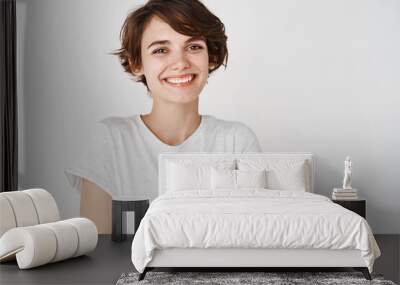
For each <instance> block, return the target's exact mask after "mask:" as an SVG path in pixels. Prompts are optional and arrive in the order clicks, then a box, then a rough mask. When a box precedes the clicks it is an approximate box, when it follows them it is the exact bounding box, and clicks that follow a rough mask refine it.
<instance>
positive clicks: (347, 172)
mask: <svg viewBox="0 0 400 285" xmlns="http://www.w3.org/2000/svg"><path fill="white" fill-rule="evenodd" d="M351 170H352V162H351V157H350V156H347V157H346V160H345V161H344V178H343V189H348V190H350V189H352V188H351V179H352V177H351Z"/></svg>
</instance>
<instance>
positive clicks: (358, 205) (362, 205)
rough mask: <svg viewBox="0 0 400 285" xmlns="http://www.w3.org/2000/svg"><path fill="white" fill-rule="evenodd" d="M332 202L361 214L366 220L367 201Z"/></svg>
mask: <svg viewBox="0 0 400 285" xmlns="http://www.w3.org/2000/svg"><path fill="white" fill-rule="evenodd" d="M332 202H334V203H336V204H339V205H340V206H342V207H344V208H346V209H348V210H350V211H353V212H354V213H356V214H359V215H360V216H361V217H363V218H364V219H365V218H366V203H367V202H366V200H365V199H357V200H332Z"/></svg>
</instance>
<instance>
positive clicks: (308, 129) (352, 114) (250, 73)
mask: <svg viewBox="0 0 400 285" xmlns="http://www.w3.org/2000/svg"><path fill="white" fill-rule="evenodd" d="M143 3H144V1H133V0H118V1H115V0H113V1H111V0H108V1H107V0H72V1H71V0H69V1H65V0H35V1H28V0H17V21H18V22H17V25H18V60H17V61H18V80H19V81H18V82H19V84H18V96H19V98H18V100H19V101H18V104H19V151H20V156H19V171H20V173H19V179H20V187H21V188H31V187H42V188H45V189H47V190H49V191H50V192H51V193H52V194H53V195H54V197H55V199H56V201H57V203H58V205H59V208H60V211H61V215H62V217H63V218H69V217H72V216H77V215H79V194H78V192H77V191H76V190H74V189H71V187H70V186H69V185H68V183H67V180H66V178H65V176H64V169H65V168H66V167H68V166H70V165H71V164H72V163H73V162H74V160H75V159H76V158H77V157H78V156H79V155H80V154H81V152H82V149H83V146H84V145H85V143H86V142H87V140H88V139H89V137H90V133H91V130H92V128H93V126H94V124H96V122H97V121H98V120H99V119H101V118H104V117H107V116H112V115H117V116H130V115H132V114H135V113H147V112H149V111H150V107H151V99H150V98H149V97H148V96H147V95H146V89H145V88H144V86H142V85H141V84H139V83H135V82H134V81H132V80H131V79H130V77H129V76H128V75H127V74H126V73H124V72H123V70H122V67H121V66H120V65H119V62H118V59H117V58H116V56H112V55H110V54H109V53H110V52H112V51H113V50H115V49H117V48H119V31H120V28H121V26H122V22H123V20H124V19H125V17H126V15H127V13H128V11H129V10H130V9H132V8H134V7H136V6H137V5H139V4H143ZM204 3H205V4H206V6H208V8H209V9H210V10H211V11H212V12H214V13H215V14H216V15H217V16H218V17H219V18H220V19H221V20H222V21H223V22H224V24H225V26H226V31H227V35H228V48H229V62H228V68H227V69H226V70H224V69H223V68H221V69H220V70H219V71H217V72H216V73H215V74H214V75H213V76H211V77H210V80H209V83H208V85H207V86H206V88H205V89H204V91H203V93H202V95H201V99H200V111H201V113H203V114H212V115H214V116H216V117H218V118H221V119H226V120H237V121H242V122H244V123H246V124H247V125H248V126H250V127H251V128H252V129H253V130H254V131H255V133H256V134H257V136H258V138H259V140H260V143H261V146H262V148H263V150H264V151H268V152H292V151H309V152H312V153H314V154H315V156H316V160H317V173H316V185H315V186H316V187H315V189H316V192H317V193H319V194H323V195H330V193H331V191H332V188H333V187H338V186H341V183H342V178H343V161H344V159H345V157H346V155H351V156H352V158H353V178H354V180H353V181H354V182H353V186H354V187H356V188H358V189H359V192H360V194H361V196H362V197H364V198H366V199H367V219H368V221H369V223H370V225H371V227H372V229H373V231H374V232H375V233H400V222H399V219H400V188H399V185H400V183H399V181H398V180H399V178H400V167H399V158H400V155H399V153H400V152H399V150H398V147H399V146H400V135H399V126H398V124H399V122H400V112H399V107H400V98H399V95H400V1H396V0H379V1H378V0H376V1H372V0H335V1H333V0H331V1H321V0H303V1H294V0H281V1H264V0H259V1H255V0H253V1H228V0H208V1H204Z"/></svg>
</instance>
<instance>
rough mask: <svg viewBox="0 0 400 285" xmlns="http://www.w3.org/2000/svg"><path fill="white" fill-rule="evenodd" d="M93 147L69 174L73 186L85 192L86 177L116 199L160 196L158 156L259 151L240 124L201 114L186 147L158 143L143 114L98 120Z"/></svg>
mask: <svg viewBox="0 0 400 285" xmlns="http://www.w3.org/2000/svg"><path fill="white" fill-rule="evenodd" d="M97 127H98V129H97V131H96V132H95V135H94V136H93V140H92V142H91V143H90V144H89V145H87V150H86V151H85V152H84V153H83V156H81V157H80V159H79V160H78V161H77V162H76V163H75V165H74V166H73V167H71V168H69V169H67V170H66V171H65V174H66V176H67V178H68V181H69V183H70V184H71V185H72V187H74V188H76V189H78V190H82V178H85V179H87V180H89V181H91V182H93V183H95V184H96V185H98V186H99V187H101V188H102V189H103V190H105V191H107V192H108V193H109V194H110V195H111V196H112V198H113V199H125V198H136V199H150V200H154V199H155V198H156V197H157V196H158V155H159V154H160V153H165V152H231V153H232V152H237V153H242V152H261V147H260V144H259V142H258V139H257V137H256V135H255V134H254V132H253V131H252V130H251V129H250V128H249V127H247V126H246V125H244V124H243V123H240V122H229V121H224V120H219V119H216V118H215V117H213V116H210V115H202V116H201V122H200V125H199V127H198V128H197V129H196V131H195V132H194V133H193V134H192V135H191V136H190V137H189V138H187V139H186V140H185V141H184V142H183V143H181V144H180V145H177V146H171V145H167V144H165V143H163V142H162V141H160V140H159V139H158V138H157V137H156V136H155V135H154V134H153V133H152V132H151V131H150V129H149V128H148V127H147V126H146V125H145V124H144V123H143V121H142V119H141V117H140V115H134V116H131V117H109V118H105V119H103V120H101V121H100V123H99V124H98V126H97Z"/></svg>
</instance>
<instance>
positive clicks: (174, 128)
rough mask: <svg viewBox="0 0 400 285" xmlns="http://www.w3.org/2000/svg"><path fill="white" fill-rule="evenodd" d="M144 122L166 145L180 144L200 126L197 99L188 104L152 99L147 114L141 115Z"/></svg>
mask: <svg viewBox="0 0 400 285" xmlns="http://www.w3.org/2000/svg"><path fill="white" fill-rule="evenodd" d="M141 118H142V121H143V122H144V124H145V125H146V126H147V127H148V128H149V129H150V130H151V131H152V132H153V133H154V135H155V136H156V137H158V139H160V140H161V141H162V142H163V143H165V144H168V145H173V146H175V145H180V144H181V143H183V142H184V141H185V140H186V139H187V138H188V137H190V136H191V135H192V134H193V133H194V132H195V131H196V130H197V128H198V127H199V126H200V123H201V116H200V115H199V112H198V100H196V102H190V103H188V104H162V106H160V104H159V103H157V101H153V107H152V110H151V112H150V113H149V114H145V115H142V116H141Z"/></svg>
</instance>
